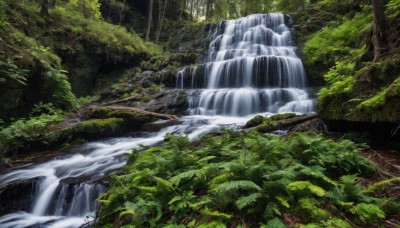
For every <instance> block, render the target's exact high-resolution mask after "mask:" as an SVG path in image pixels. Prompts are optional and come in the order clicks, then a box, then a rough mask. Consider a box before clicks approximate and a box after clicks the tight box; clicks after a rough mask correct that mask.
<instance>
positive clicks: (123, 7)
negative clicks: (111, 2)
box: [119, 0, 126, 25]
mask: <svg viewBox="0 0 400 228" xmlns="http://www.w3.org/2000/svg"><path fill="white" fill-rule="evenodd" d="M122 4H123V6H122V9H121V11H120V12H119V25H121V23H122V18H124V12H125V7H126V0H124V2H123V3H122Z"/></svg>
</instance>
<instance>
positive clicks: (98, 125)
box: [75, 118, 124, 138]
mask: <svg viewBox="0 0 400 228" xmlns="http://www.w3.org/2000/svg"><path fill="white" fill-rule="evenodd" d="M123 124H124V119H122V118H107V119H92V120H88V121H85V122H83V123H82V124H81V125H79V126H78V127H77V128H76V129H75V131H76V132H77V134H78V135H82V136H84V137H86V138H93V137H104V136H110V135H112V134H113V133H116V132H120V131H121V130H122V129H123V127H124V126H123Z"/></svg>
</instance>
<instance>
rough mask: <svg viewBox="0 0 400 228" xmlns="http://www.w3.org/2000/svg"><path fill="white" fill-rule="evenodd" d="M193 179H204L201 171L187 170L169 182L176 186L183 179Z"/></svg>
mask: <svg viewBox="0 0 400 228" xmlns="http://www.w3.org/2000/svg"><path fill="white" fill-rule="evenodd" d="M193 177H198V178H204V179H205V175H204V171H203V170H189V171H186V172H183V173H180V174H178V175H176V176H174V177H172V178H170V179H169V181H170V182H172V183H174V184H175V185H177V186H178V185H179V183H180V182H181V181H182V180H183V179H189V178H193Z"/></svg>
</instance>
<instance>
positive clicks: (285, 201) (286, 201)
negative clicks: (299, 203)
mask: <svg viewBox="0 0 400 228" xmlns="http://www.w3.org/2000/svg"><path fill="white" fill-rule="evenodd" d="M275 199H277V200H278V201H279V203H280V204H281V205H282V206H284V207H286V208H290V205H289V203H288V199H287V198H285V197H282V196H277V197H275Z"/></svg>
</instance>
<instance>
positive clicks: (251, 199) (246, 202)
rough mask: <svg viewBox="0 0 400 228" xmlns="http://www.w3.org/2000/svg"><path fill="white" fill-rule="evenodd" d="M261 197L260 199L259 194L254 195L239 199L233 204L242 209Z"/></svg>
mask: <svg viewBox="0 0 400 228" xmlns="http://www.w3.org/2000/svg"><path fill="white" fill-rule="evenodd" d="M261 197H262V194H261V193H254V194H251V195H249V196H243V197H240V198H239V199H238V200H236V203H235V204H236V206H237V207H238V208H239V209H243V208H245V207H247V206H250V205H251V204H253V203H255V202H257V200H259V199H260V198H261Z"/></svg>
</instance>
